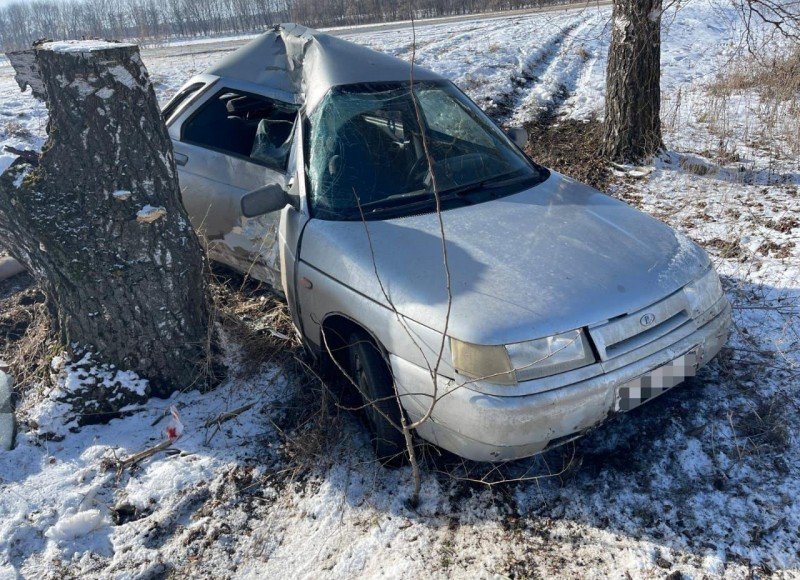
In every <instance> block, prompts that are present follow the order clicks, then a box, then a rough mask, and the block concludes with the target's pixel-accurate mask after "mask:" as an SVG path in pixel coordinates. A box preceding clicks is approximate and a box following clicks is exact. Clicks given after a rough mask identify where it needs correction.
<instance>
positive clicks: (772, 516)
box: [0, 0, 800, 578]
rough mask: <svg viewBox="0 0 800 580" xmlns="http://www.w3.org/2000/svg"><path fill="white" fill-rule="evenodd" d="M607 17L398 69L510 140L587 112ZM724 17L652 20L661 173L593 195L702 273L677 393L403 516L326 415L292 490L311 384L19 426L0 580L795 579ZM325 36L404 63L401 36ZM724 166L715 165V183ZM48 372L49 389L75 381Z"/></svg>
mask: <svg viewBox="0 0 800 580" xmlns="http://www.w3.org/2000/svg"><path fill="white" fill-rule="evenodd" d="M608 19H609V10H608V9H607V8H601V9H593V8H586V9H583V10H571V11H561V12H555V13H544V14H536V15H530V16H513V17H509V18H503V19H493V20H489V21H485V22H480V21H465V22H460V23H457V24H453V23H449V24H441V25H439V24H437V25H430V26H426V27H424V28H420V29H419V30H418V31H417V58H418V62H419V63H420V64H422V65H423V66H428V67H430V68H433V69H435V70H437V71H439V72H441V73H443V74H445V75H447V76H448V77H450V78H452V79H453V80H454V81H456V83H458V84H459V85H460V86H461V87H462V88H464V89H465V90H466V91H467V92H468V93H469V94H470V96H472V97H473V98H474V99H476V100H477V101H478V102H479V103H481V104H482V105H483V106H486V107H487V108H489V109H492V110H494V111H495V112H497V114H498V115H499V116H501V117H503V118H504V120H506V121H508V122H519V121H524V120H527V119H530V118H531V117H533V116H535V115H536V114H537V112H538V111H539V110H540V109H541V108H550V109H555V110H556V111H558V112H559V113H563V115H564V116H565V117H570V118H575V119H588V118H591V117H593V116H596V115H600V114H602V108H603V100H602V99H603V75H604V68H605V61H606V50H607V46H608V35H609V29H608V27H609V23H608ZM734 21H735V15H734V14H733V12H732V10H731V9H730V8H726V7H725V6H724V5H717V4H716V3H715V2H713V0H696V1H693V2H691V3H687V4H686V5H685V6H682V7H681V8H680V10H679V11H677V12H675V11H670V12H668V13H667V15H666V16H665V36H664V43H663V57H662V62H663V67H664V68H663V82H662V86H663V94H664V112H663V118H664V125H665V139H666V141H667V144H668V146H669V147H670V152H669V154H668V155H665V156H664V157H663V159H659V160H656V161H655V162H654V164H653V165H652V167H649V168H646V169H647V171H648V172H649V173H648V172H639V173H637V174H638V175H640V174H641V173H647V174H646V175H645V176H644V177H633V176H631V175H627V174H624V175H621V176H620V177H619V178H618V179H617V180H616V181H615V184H614V186H613V190H612V193H613V194H615V195H618V196H619V197H622V198H623V199H626V200H628V201H630V202H631V203H633V204H635V205H637V206H639V207H641V208H643V209H644V210H645V211H648V212H650V213H652V214H653V215H655V216H657V217H658V218H660V219H662V220H664V221H666V222H667V223H669V224H670V225H672V226H673V227H676V228H678V229H680V230H682V231H684V232H686V233H687V234H689V235H690V236H691V237H692V238H693V239H695V240H696V241H698V242H700V243H701V244H702V245H703V246H704V247H706V249H707V250H708V251H709V252H710V253H711V255H712V256H713V258H714V261H715V264H716V265H717V267H718V268H719V271H720V272H721V274H722V275H723V282H724V286H725V289H726V292H727V294H728V296H729V298H730V300H731V302H732V303H733V306H734V320H735V323H736V331H735V333H734V335H733V336H732V338H731V341H730V344H729V346H730V348H728V349H726V350H725V351H724V352H723V353H722V354H721V356H720V357H719V358H718V359H717V360H716V361H715V362H714V363H712V364H711V365H710V366H708V367H707V368H706V369H704V370H703V371H702V372H701V373H700V376H699V377H697V378H696V379H693V380H691V381H689V382H688V384H687V385H686V386H685V387H683V388H680V389H676V390H674V391H672V392H671V393H669V394H667V395H665V396H663V397H661V398H659V399H657V400H655V401H653V402H652V403H649V404H648V405H645V406H644V407H642V408H640V409H638V410H636V411H634V412H632V413H630V414H627V415H624V416H620V417H618V418H616V419H615V420H614V421H613V422H611V423H609V424H607V425H605V426H603V427H601V428H599V429H597V430H595V431H593V432H592V433H590V434H589V435H587V436H586V437H584V438H583V439H581V440H579V441H578V442H577V443H576V444H575V445H574V446H568V447H566V448H562V449H559V450H555V451H552V452H549V453H547V454H545V455H543V456H540V457H537V458H534V459H532V460H529V461H525V462H519V463H517V464H514V465H512V466H509V467H508V468H507V475H508V476H510V477H516V476H519V475H521V474H523V475H526V476H527V477H526V478H525V480H523V481H519V482H515V483H505V484H502V485H497V486H495V487H492V488H487V487H485V486H482V485H476V484H471V483H469V482H467V481H463V480H457V479H454V478H453V477H451V476H450V475H445V474H442V473H439V472H438V471H437V469H435V468H434V467H430V466H429V469H427V470H426V471H425V472H424V475H423V479H424V481H423V496H422V502H421V505H420V506H419V507H418V508H417V509H416V510H413V509H411V508H410V507H408V506H407V505H406V499H407V498H408V496H409V494H410V487H409V480H410V474H409V471H408V470H405V469H404V470H398V471H387V470H384V469H382V468H381V467H379V466H378V465H376V464H375V463H374V462H373V461H372V456H371V452H370V450H369V445H368V441H367V438H366V436H365V434H364V432H363V429H362V427H361V426H360V424H359V423H358V421H356V420H355V419H353V418H352V417H351V416H350V415H348V414H346V413H345V414H342V415H340V416H337V417H334V418H332V419H331V421H332V422H333V423H334V427H333V428H332V429H330V432H331V433H336V437H335V440H334V441H333V442H332V443H331V444H330V446H328V447H327V448H324V447H323V448H322V449H323V452H322V453H321V454H318V456H317V460H316V462H315V464H314V465H313V466H311V468H310V469H307V470H302V469H298V466H297V465H296V464H295V463H294V462H293V459H292V457H293V454H294V453H295V450H294V448H293V443H292V442H290V441H287V440H286V439H285V435H284V433H285V429H286V428H287V425H291V424H294V423H293V421H292V420H291V418H292V417H295V416H296V415H297V413H298V412H299V411H298V409H299V408H301V409H302V408H306V409H307V407H308V405H309V404H310V403H309V398H308V395H307V389H308V388H309V386H308V385H307V384H303V385H298V383H297V381H296V380H295V377H294V375H291V374H286V373H284V372H282V371H279V370H278V369H277V368H276V367H274V366H269V365H267V366H265V367H264V368H262V369H261V370H260V372H258V373H256V374H255V375H254V376H250V377H249V378H247V379H231V380H230V381H228V382H226V383H225V384H224V385H222V386H221V387H220V388H219V389H218V390H216V391H214V392H212V393H209V394H200V393H197V392H189V393H183V394H179V395H176V396H175V397H174V398H173V400H170V401H159V400H152V401H150V402H149V403H147V404H145V405H143V406H142V407H141V408H140V409H138V410H136V411H135V412H134V414H132V415H131V416H129V417H127V418H125V419H120V420H115V421H113V422H112V423H111V424H110V425H107V426H87V427H83V428H81V429H80V430H79V432H77V433H68V434H67V435H66V437H65V438H64V439H63V440H61V441H52V440H50V441H48V440H46V439H44V438H43V437H41V434H42V433H44V432H59V431H63V430H64V427H65V426H64V425H63V421H62V420H61V419H59V417H58V416H57V414H56V413H52V412H43V411H39V412H38V414H37V415H36V416H35V417H34V415H33V412H32V411H31V410H26V409H23V412H24V413H30V416H29V417H28V418H29V419H32V418H35V419H38V421H37V428H36V429H32V430H30V431H27V432H23V433H21V434H20V436H19V442H18V446H17V448H16V449H15V450H14V451H12V452H9V453H5V454H2V455H0V578H4V577H10V578H13V577H15V576H17V575H22V576H26V577H60V576H64V575H68V576H73V575H74V576H77V575H88V576H101V575H111V576H118V577H134V576H136V577H138V576H143V577H150V576H161V575H168V574H175V575H178V576H190V575H191V576H203V575H215V576H240V577H319V576H331V577H355V576H366V577H370V576H391V577H420V576H422V575H431V576H437V577H445V576H456V577H490V576H491V577H494V576H509V577H519V576H536V577H539V576H543V577H549V576H560V577H570V578H573V577H581V578H583V577H597V578H606V577H609V576H613V577H633V578H640V577H644V578H663V577H665V576H667V575H668V574H673V573H682V574H685V575H687V576H689V577H693V578H703V577H720V576H726V577H741V578H745V577H751V575H753V574H754V575H757V576H770V575H773V574H774V575H776V576H779V577H800V533H799V532H798V530H800V441H798V435H797V434H798V432H800V412H799V410H800V409H799V407H798V402H800V395H799V394H798V387H799V386H800V312H799V311H800V223H798V220H800V165H799V164H798V161H797V159H798V156H797V152H796V151H795V152H794V154H792V152H791V148H790V146H789V144H788V142H786V141H785V140H783V139H780V138H779V137H777V136H776V134H775V133H772V131H774V130H775V129H774V128H773V127H772V126H771V125H768V124H766V123H765V122H763V114H764V108H763V107H762V106H761V103H760V101H759V99H758V97H757V96H755V95H752V94H743V95H734V96H733V97H732V98H730V99H729V100H726V101H719V100H718V99H715V98H713V97H712V96H710V95H709V93H708V91H707V90H706V84H707V83H708V82H709V81H711V80H713V79H715V78H716V77H717V75H718V74H724V71H725V70H726V66H728V64H729V61H730V59H731V58H732V56H733V55H734V54H735V51H736V49H737V47H738V37H737V35H736V33H735V32H734V31H733V30H732V29H731V24H732V23H733V22H734ZM348 38H350V39H352V40H355V41H357V42H362V43H365V44H367V45H369V46H372V47H374V48H377V49H380V50H385V51H387V52H390V53H392V54H396V55H398V56H401V57H404V58H408V57H409V56H410V52H411V46H412V45H411V32H410V30H392V31H388V32H382V33H372V32H370V33H358V32H357V31H354V32H353V33H351V34H349V35H348ZM206 44H207V50H205V51H203V52H202V53H197V52H195V53H194V54H184V53H182V52H181V46H175V47H161V48H158V49H153V50H150V51H145V52H144V54H143V57H144V60H145V63H146V64H147V66H148V68H149V70H150V73H151V75H152V78H153V80H154V82H155V86H156V89H157V92H158V94H159V97H160V98H161V99H162V100H163V99H166V98H168V97H169V95H171V94H172V93H173V92H174V91H175V90H176V89H177V87H178V86H179V85H180V84H182V82H183V81H184V80H185V79H186V78H188V77H189V76H191V75H192V74H195V73H197V72H200V71H201V70H203V69H204V68H205V67H206V66H207V65H208V64H210V63H211V62H213V61H215V60H216V59H217V58H219V57H220V55H221V54H222V53H221V52H219V51H215V48H214V46H215V45H214V43H213V42H209V43H206ZM170 51H172V52H170ZM0 99H2V100H1V101H0V144H3V145H13V146H15V147H20V148H25V147H36V146H39V145H41V142H42V138H43V135H44V125H45V121H46V117H45V112H44V109H43V107H42V105H40V104H38V103H35V102H34V101H33V99H32V98H31V97H30V95H29V94H20V93H19V91H18V90H17V88H16V85H15V84H14V82H13V80H12V78H11V72H10V68H9V66H8V64H7V62H6V61H4V60H2V61H0ZM714 110H717V112H718V113H720V114H719V115H717V116H714V115H711V114H710V113H711V112H713V111H714ZM720 118H724V120H725V121H724V122H721V121H720ZM721 144H722V145H724V149H725V151H726V153H728V154H731V153H735V155H729V156H728V157H729V159H735V161H731V162H730V163H728V164H727V165H722V166H720V165H716V164H715V161H714V158H713V157H714V155H715V154H716V152H718V151H719V149H720V145H721ZM10 159H11V158H10V157H9V156H8V155H0V165H1V164H3V163H8V162H10ZM235 354H236V348H235V346H232V347H231V356H235ZM54 372H56V371H54ZM57 372H58V373H60V375H59V376H60V379H59V380H60V382H61V384H62V385H64V388H67V386H68V385H73V384H75V383H76V382H78V383H79V382H80V381H83V380H86V379H87V377H86V376H85V374H86V371H85V370H81V368H78V367H75V368H72V367H69V366H67V367H64V368H60V370H58V371H57ZM121 380H132V379H131V377H122V379H121ZM133 387H136V385H135V384H134V385H133ZM250 403H254V405H253V406H252V408H250V409H249V410H247V411H245V412H244V413H242V414H241V415H240V416H239V417H238V418H237V419H234V420H232V421H229V422H226V423H224V424H223V425H221V426H217V425H210V426H209V427H205V425H206V424H207V422H208V421H209V419H213V418H214V417H217V416H218V415H219V414H220V413H222V412H225V411H230V410H233V409H237V408H241V407H242V406H244V405H248V404H250ZM172 405H174V406H175V407H176V408H177V411H178V412H179V414H180V418H181V422H182V424H183V426H184V431H183V435H182V436H181V437H180V438H179V439H178V440H177V441H175V442H174V443H173V444H172V446H171V447H170V450H169V452H168V453H160V454H158V455H156V456H155V457H153V458H149V459H146V460H144V461H142V462H141V463H140V464H138V465H137V466H135V467H134V468H132V469H125V470H122V471H120V472H118V471H117V469H116V468H115V465H116V462H117V459H121V458H125V457H128V456H129V455H130V454H132V453H136V452H138V451H141V450H143V449H146V448H148V447H151V446H153V445H155V444H157V443H159V442H161V441H163V440H164V439H165V429H166V427H167V426H168V425H169V424H170V421H174V420H173V419H170V418H169V417H167V418H163V419H162V420H160V421H158V419H160V418H162V417H163V416H164V414H165V412H166V411H167V410H168V409H169V408H170V407H171V406H172ZM302 432H303V431H302V429H301V430H300V435H302ZM295 434H296V435H297V432H296V433H295ZM565 464H569V467H568V468H567V469H563V468H564V465H565ZM435 467H437V468H442V467H449V468H451V471H455V472H459V470H458V469H455V468H454V467H453V466H452V465H444V466H443V465H441V464H440V463H436V464H435ZM459 473H460V472H459ZM530 476H533V477H532V478H531V477H530ZM673 577H677V576H673Z"/></svg>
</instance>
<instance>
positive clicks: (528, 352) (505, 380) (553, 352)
mask: <svg viewBox="0 0 800 580" xmlns="http://www.w3.org/2000/svg"><path fill="white" fill-rule="evenodd" d="M450 349H451V351H452V353H453V367H454V368H455V369H456V372H458V373H459V374H461V375H464V376H466V377H468V378H470V379H475V380H479V381H486V382H489V383H495V384H499V385H515V384H517V382H519V381H529V380H532V379H538V378H541V377H546V376H549V375H554V374H558V373H564V372H567V371H571V370H573V369H576V368H579V367H582V366H586V365H588V364H591V363H593V362H594V360H595V359H594V354H593V353H592V349H591V347H590V346H589V342H588V340H587V338H586V334H585V333H584V332H583V330H573V331H570V332H565V333H563V334H557V335H555V336H548V337H546V338H540V339H538V340H530V341H527V342H517V343H514V344H508V345H505V346H481V345H477V344H470V343H468V342H461V341H460V340H456V339H454V338H451V339H450Z"/></svg>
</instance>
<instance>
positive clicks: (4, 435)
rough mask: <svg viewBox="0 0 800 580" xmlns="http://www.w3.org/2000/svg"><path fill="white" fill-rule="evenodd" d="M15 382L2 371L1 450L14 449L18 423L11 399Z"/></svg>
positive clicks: (0, 408) (0, 399)
mask: <svg viewBox="0 0 800 580" xmlns="http://www.w3.org/2000/svg"><path fill="white" fill-rule="evenodd" d="M13 386H14V381H13V379H12V378H11V376H10V375H7V374H6V373H5V372H4V371H3V369H0V450H3V451H10V450H11V449H13V448H14V436H15V435H16V421H15V419H14V405H13V402H12V399H11V393H12V387H13Z"/></svg>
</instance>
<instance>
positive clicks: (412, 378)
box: [164, 24, 731, 463]
mask: <svg viewBox="0 0 800 580" xmlns="http://www.w3.org/2000/svg"><path fill="white" fill-rule="evenodd" d="M164 115H165V118H166V121H167V124H168V127H169V132H170V134H171V136H172V139H173V142H174V150H175V160H176V162H177V164H178V166H179V171H180V181H181V186H182V190H183V196H184V203H185V205H186V208H187V210H188V212H189V214H190V217H191V219H192V221H193V223H194V224H195V226H196V227H197V228H198V229H199V230H200V231H201V232H202V233H203V234H204V235H205V236H206V237H207V239H208V240H209V248H210V253H211V256H212V257H213V258H214V259H215V260H218V261H220V262H223V263H226V264H228V265H230V266H232V267H234V268H237V269H239V270H241V271H243V272H246V273H248V274H249V275H250V276H253V277H255V278H258V279H260V280H264V281H266V282H269V283H271V284H272V285H273V286H274V287H275V288H276V289H278V290H279V291H282V292H283V293H284V294H285V296H286V300H287V301H288V303H289V307H290V310H291V314H292V318H293V321H294V325H295V327H296V329H297V332H298V333H299V335H300V336H301V337H302V340H303V343H304V344H305V345H306V346H307V348H308V349H309V351H310V352H312V353H313V354H314V356H316V357H317V358H318V359H319V360H320V361H322V362H323V363H324V364H326V365H328V366H329V367H331V368H339V369H343V370H344V371H345V372H346V373H347V374H348V375H349V377H350V378H351V380H352V382H353V383H354V384H355V385H356V386H357V387H358V390H359V391H360V393H361V394H362V396H364V397H366V398H367V399H370V400H372V401H376V403H375V404H374V405H368V406H367V407H366V413H365V415H366V418H367V420H368V423H369V425H370V426H371V428H372V432H373V439H374V442H375V447H376V451H377V453H378V456H379V457H380V458H381V459H383V460H384V461H385V462H387V463H391V462H392V461H393V460H394V459H396V458H398V457H400V456H402V454H403V450H404V439H403V436H402V433H401V432H400V431H399V429H398V428H397V427H399V426H400V424H401V420H403V419H404V420H405V421H406V422H407V424H408V425H412V426H413V427H414V429H415V432H416V433H417V434H418V435H419V436H420V437H422V438H423V439H425V440H427V441H429V442H432V443H434V444H436V445H439V446H441V447H443V448H445V449H447V450H449V451H451V452H454V453H456V454H458V455H461V456H463V457H466V458H468V459H473V460H479V461H501V460H508V459H515V458H520V457H525V456H530V455H533V454H536V453H539V452H541V451H543V450H545V449H548V448H549V447H552V446H554V445H558V444H561V443H564V442H566V441H569V440H571V439H573V438H575V437H577V436H579V435H580V434H581V433H583V432H585V431H586V430H587V429H589V428H591V427H593V426H596V425H598V424H599V423H601V422H602V421H604V420H605V419H607V418H608V417H610V416H612V415H614V414H615V413H618V412H625V411H628V410H630V409H632V408H633V407H635V406H637V405H639V404H641V403H643V402H645V401H647V400H649V399H652V398H653V397H655V396H657V395H658V394H660V393H662V392H664V391H665V390H667V389H668V388H670V387H673V386H675V385H677V384H678V383H679V382H681V381H682V380H683V379H684V378H685V377H686V376H690V375H692V374H694V372H695V370H696V369H697V368H698V367H699V366H700V365H703V364H705V363H707V362H708V361H709V360H710V359H711V358H712V357H713V356H714V355H716V354H717V352H718V351H719V350H720V349H721V348H722V346H723V345H724V343H725V341H726V339H727V335H728V330H729V326H730V321H731V319H730V306H729V304H728V302H727V300H726V299H725V297H724V295H723V292H722V288H721V285H720V281H719V277H718V276H717V274H716V272H715V271H714V269H713V268H712V266H711V264H710V262H709V259H708V256H707V255H706V254H705V252H703V250H702V249H700V248H699V247H698V246H697V245H696V244H694V243H693V242H691V241H690V240H688V239H687V238H686V237H684V236H682V235H680V234H678V233H676V232H675V231H673V230H672V229H670V228H669V227H667V226H666V225H664V224H663V223H661V222H659V221H657V220H655V219H653V218H651V217H649V216H647V215H645V214H644V213H641V212H639V211H637V210H635V209H633V208H631V207H629V206H627V205H626V204H624V203H622V202H620V201H618V200H615V199H612V198H610V197H607V196H605V195H603V194H601V193H600V192H598V191H596V190H594V189H592V188H590V187H587V186H585V185H582V184H580V183H577V182H575V181H573V180H571V179H569V178H567V177H564V176H562V175H559V174H558V173H556V172H554V171H550V170H548V169H545V168H543V167H541V166H539V165H537V164H535V163H534V162H532V161H531V160H529V159H528V158H526V156H525V155H524V154H523V152H522V150H521V148H520V145H521V144H522V139H521V137H522V135H521V134H520V132H519V131H513V132H511V135H512V136H513V138H510V137H509V136H508V135H506V134H505V133H504V132H503V131H501V130H500V129H499V128H498V127H497V126H496V125H495V124H494V123H493V122H492V121H491V120H490V119H489V118H488V117H487V116H486V115H485V114H484V113H483V112H482V111H481V110H480V109H479V108H478V107H477V106H476V105H475V104H474V103H473V102H471V101H470V100H469V99H468V98H467V97H466V96H465V95H464V94H463V93H461V92H460V91H459V90H458V89H457V88H456V87H455V86H454V85H453V84H452V83H451V82H449V81H447V80H446V79H443V78H441V77H439V76H438V75H436V74H434V73H432V72H430V71H427V70H424V69H422V68H419V67H414V68H413V70H412V67H411V66H410V64H409V63H407V62H405V61H402V60H398V59H396V58H393V57H390V56H388V55H385V54H381V53H377V52H374V51H372V50H369V49H367V48H364V47H360V46H358V45H355V44H352V43H349V42H346V41H344V40H341V39H338V38H335V37H332V36H329V35H326V34H322V33H319V32H316V31H314V30H310V29H307V28H305V27H302V26H299V25H292V24H287V25H280V26H276V27H275V28H274V29H273V30H271V31H270V32H267V33H266V34H263V35H261V36H259V37H258V38H256V39H255V40H253V41H252V42H250V43H249V44H248V45H246V46H245V47H243V48H241V49H239V50H237V51H236V52H234V53H232V54H231V55H229V56H227V57H226V58H224V59H223V60H222V61H221V62H220V63H219V64H217V65H216V66H214V67H212V68H210V69H209V70H208V71H206V72H205V73H204V74H201V75H198V76H196V77H194V78H193V79H191V80H190V81H189V82H188V83H187V84H186V85H185V86H184V88H183V89H181V90H180V91H179V92H178V94H177V95H176V96H175V97H174V98H173V99H172V101H171V102H169V103H168V104H167V106H166V107H165V110H164ZM437 210H439V211H437ZM396 396H397V397H398V398H399V401H400V404H399V405H398V403H397V400H398V399H397V398H395V397H396Z"/></svg>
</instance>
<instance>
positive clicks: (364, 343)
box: [349, 332, 407, 467]
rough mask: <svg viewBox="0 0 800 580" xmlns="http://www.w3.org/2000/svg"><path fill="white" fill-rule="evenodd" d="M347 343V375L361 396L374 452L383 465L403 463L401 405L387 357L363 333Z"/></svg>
mask: <svg viewBox="0 0 800 580" xmlns="http://www.w3.org/2000/svg"><path fill="white" fill-rule="evenodd" d="M349 344H350V347H349V355H350V376H351V378H352V380H353V382H354V383H355V385H356V387H358V390H359V391H360V393H361V396H362V398H363V403H364V415H365V416H366V420H367V425H368V426H369V429H370V435H371V438H372V446H373V448H374V449H375V455H376V457H377V458H378V460H379V461H380V462H381V463H382V464H383V465H384V466H386V467H400V466H402V465H405V464H406V462H407V457H406V441H405V436H404V435H403V431H402V429H401V428H400V426H401V411H400V405H399V401H398V400H397V397H396V396H395V390H394V379H393V378H392V374H391V372H390V371H389V367H388V365H387V363H386V360H385V359H384V358H383V356H382V355H381V353H380V351H379V350H378V347H377V346H376V345H375V343H374V342H373V341H372V340H371V339H370V338H369V337H368V336H366V335H365V334H363V333H360V332H354V333H352V334H351V335H350V343H349Z"/></svg>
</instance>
